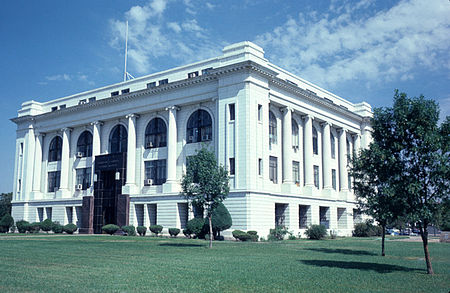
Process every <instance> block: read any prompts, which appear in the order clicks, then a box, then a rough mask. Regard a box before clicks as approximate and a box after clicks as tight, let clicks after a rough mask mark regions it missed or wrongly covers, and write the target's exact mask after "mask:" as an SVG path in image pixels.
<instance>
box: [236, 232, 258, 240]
mask: <svg viewBox="0 0 450 293" xmlns="http://www.w3.org/2000/svg"><path fill="white" fill-rule="evenodd" d="M232 234H233V237H234V238H235V239H236V240H240V241H250V240H251V241H258V235H250V234H248V233H247V232H245V231H242V230H234V231H233V232H232ZM255 239H256V240H255Z"/></svg>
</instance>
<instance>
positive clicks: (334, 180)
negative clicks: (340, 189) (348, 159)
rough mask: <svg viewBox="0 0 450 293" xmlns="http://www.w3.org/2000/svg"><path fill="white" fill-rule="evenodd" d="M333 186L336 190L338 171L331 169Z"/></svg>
mask: <svg viewBox="0 0 450 293" xmlns="http://www.w3.org/2000/svg"><path fill="white" fill-rule="evenodd" d="M331 184H332V186H333V189H334V190H336V169H331Z"/></svg>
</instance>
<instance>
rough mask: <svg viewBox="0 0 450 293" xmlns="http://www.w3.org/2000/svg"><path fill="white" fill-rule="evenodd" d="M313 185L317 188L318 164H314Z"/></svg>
mask: <svg viewBox="0 0 450 293" xmlns="http://www.w3.org/2000/svg"><path fill="white" fill-rule="evenodd" d="M314 186H315V187H317V188H319V166H316V165H314Z"/></svg>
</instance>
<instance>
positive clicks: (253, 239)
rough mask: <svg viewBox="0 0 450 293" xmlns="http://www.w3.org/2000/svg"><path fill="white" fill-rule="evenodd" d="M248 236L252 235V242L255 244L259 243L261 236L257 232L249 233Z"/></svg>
mask: <svg viewBox="0 0 450 293" xmlns="http://www.w3.org/2000/svg"><path fill="white" fill-rule="evenodd" d="M247 234H248V235H250V240H251V241H253V242H258V239H259V236H258V232H257V231H252V230H250V231H247Z"/></svg>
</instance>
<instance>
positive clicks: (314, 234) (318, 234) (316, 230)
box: [305, 225, 327, 240]
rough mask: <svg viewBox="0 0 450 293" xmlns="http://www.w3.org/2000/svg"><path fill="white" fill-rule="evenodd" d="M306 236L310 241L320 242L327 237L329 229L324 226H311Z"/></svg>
mask: <svg viewBox="0 0 450 293" xmlns="http://www.w3.org/2000/svg"><path fill="white" fill-rule="evenodd" d="M305 234H306V236H307V237H308V238H309V239H312V240H320V239H323V238H325V236H327V228H326V227H325V226H324V225H311V226H310V227H309V228H308V229H306V231H305Z"/></svg>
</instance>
